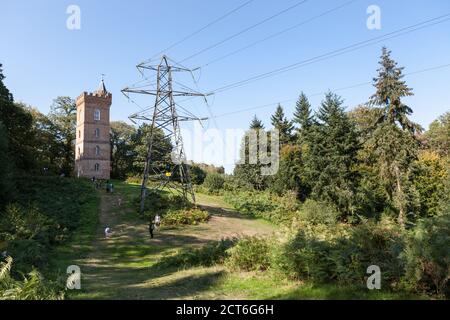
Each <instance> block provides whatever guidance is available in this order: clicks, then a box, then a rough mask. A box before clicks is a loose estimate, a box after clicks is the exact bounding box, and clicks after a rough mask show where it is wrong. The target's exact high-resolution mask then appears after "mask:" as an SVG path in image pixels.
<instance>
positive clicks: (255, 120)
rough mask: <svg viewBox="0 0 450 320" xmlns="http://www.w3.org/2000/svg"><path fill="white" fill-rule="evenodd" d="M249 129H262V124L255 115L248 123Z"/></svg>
mask: <svg viewBox="0 0 450 320" xmlns="http://www.w3.org/2000/svg"><path fill="white" fill-rule="evenodd" d="M250 129H252V130H260V129H264V124H263V123H262V121H261V120H259V119H258V117H257V116H256V115H255V117H254V118H253V120H252V122H251V123H250Z"/></svg>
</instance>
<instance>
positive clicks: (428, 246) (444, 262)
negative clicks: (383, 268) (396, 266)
mask: <svg viewBox="0 0 450 320" xmlns="http://www.w3.org/2000/svg"><path fill="white" fill-rule="evenodd" d="M449 245H450V215H448V214H447V215H444V216H441V217H433V218H430V219H425V220H422V221H420V222H419V224H418V225H417V227H416V228H415V229H414V230H412V231H411V232H410V234H409V237H408V240H407V246H406V250H405V251H404V253H403V255H402V258H403V260H404V261H405V264H406V267H405V270H406V272H405V277H404V279H403V281H404V283H405V285H406V287H407V288H409V289H413V290H416V291H420V292H429V293H435V294H439V295H445V296H447V297H449V296H450V281H449V280H450V249H449V248H450V246H449Z"/></svg>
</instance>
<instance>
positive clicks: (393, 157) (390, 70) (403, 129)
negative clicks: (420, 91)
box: [366, 47, 422, 227]
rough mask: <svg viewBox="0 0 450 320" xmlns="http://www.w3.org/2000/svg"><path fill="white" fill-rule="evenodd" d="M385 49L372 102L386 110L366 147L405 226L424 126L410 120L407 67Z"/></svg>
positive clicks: (410, 91) (410, 92)
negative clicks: (411, 178) (418, 137)
mask: <svg viewBox="0 0 450 320" xmlns="http://www.w3.org/2000/svg"><path fill="white" fill-rule="evenodd" d="M390 55H391V52H390V51H389V50H388V49H387V48H385V47H384V48H383V50H382V55H381V59H380V63H379V64H380V65H381V67H380V69H378V77H376V78H374V86H375V88H376V89H377V90H376V93H375V94H374V95H373V96H372V97H371V98H370V104H371V105H375V106H380V107H382V108H383V109H384V110H383V111H384V112H383V115H382V117H381V118H380V119H379V121H378V126H377V127H376V128H375V130H374V132H373V134H372V137H371V138H370V139H369V140H368V141H367V143H366V148H367V149H368V150H369V151H371V153H372V155H373V158H374V162H375V163H376V164H377V168H376V169H377V171H378V174H379V177H380V180H381V182H382V184H383V185H384V189H385V191H386V194H387V196H388V198H389V199H390V201H391V202H392V204H393V205H394V207H395V208H396V209H397V210H398V222H399V224H400V225H401V226H403V227H405V224H406V212H407V210H408V206H409V198H410V194H409V190H408V189H409V188H408V176H409V174H410V167H411V164H412V162H413V161H414V160H415V159H417V150H418V142H417V141H416V140H415V134H416V133H417V132H420V131H422V128H421V127H420V126H419V125H418V124H416V123H414V122H412V121H411V120H410V119H408V116H409V115H411V114H412V113H413V110H412V109H411V108H410V107H409V106H407V105H405V104H404V103H403V102H402V98H404V97H408V96H412V95H413V92H412V89H411V88H409V87H408V85H407V84H406V82H405V81H403V80H402V79H403V74H402V72H403V69H404V68H401V67H398V66H397V62H395V61H394V60H393V59H391V57H390Z"/></svg>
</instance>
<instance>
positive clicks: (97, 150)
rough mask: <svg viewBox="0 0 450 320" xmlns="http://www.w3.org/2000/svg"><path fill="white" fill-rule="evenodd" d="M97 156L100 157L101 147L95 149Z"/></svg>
mask: <svg viewBox="0 0 450 320" xmlns="http://www.w3.org/2000/svg"><path fill="white" fill-rule="evenodd" d="M95 155H96V156H99V155H100V147H99V146H96V147H95Z"/></svg>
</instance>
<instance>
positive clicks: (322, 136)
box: [305, 92, 359, 215]
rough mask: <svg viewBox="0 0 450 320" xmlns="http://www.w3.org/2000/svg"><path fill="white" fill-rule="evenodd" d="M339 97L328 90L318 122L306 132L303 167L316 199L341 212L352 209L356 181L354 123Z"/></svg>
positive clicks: (355, 136) (356, 149)
mask: <svg viewBox="0 0 450 320" xmlns="http://www.w3.org/2000/svg"><path fill="white" fill-rule="evenodd" d="M342 104H343V101H342V99H341V98H340V97H339V96H337V95H335V94H333V93H331V92H329V93H327V95H326V96H325V100H324V101H323V102H322V104H321V107H320V109H319V112H318V115H317V119H318V123H317V124H315V125H313V127H312V128H311V132H310V134H309V135H308V144H309V151H308V153H307V154H306V155H305V171H306V174H307V177H308V180H309V184H310V185H311V187H312V196H313V197H314V198H316V199H317V200H321V201H327V202H329V203H332V204H334V205H335V206H336V208H338V209H339V210H340V212H341V213H342V214H345V215H347V214H351V213H352V212H354V199H353V198H354V194H355V189H356V185H357V172H356V171H355V165H356V163H357V151H358V148H359V144H358V141H357V135H356V130H355V127H354V125H353V123H352V121H351V120H350V118H349V117H348V115H347V114H346V113H345V111H344V107H343V106H342Z"/></svg>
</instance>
